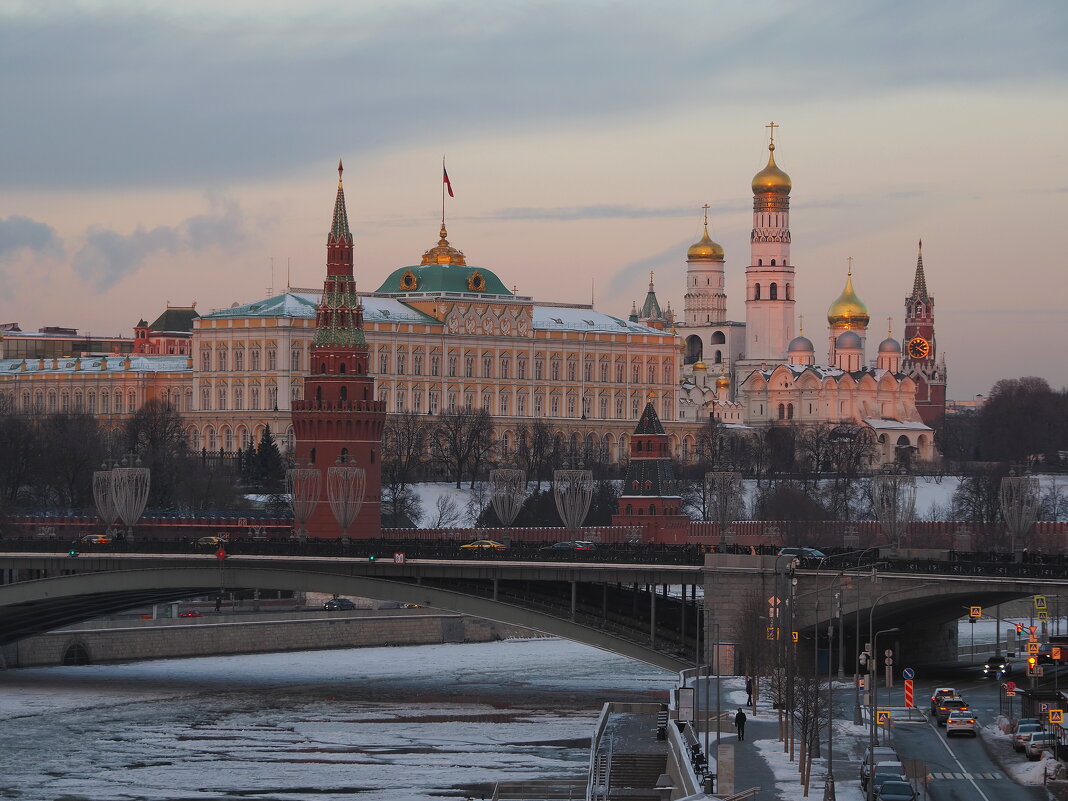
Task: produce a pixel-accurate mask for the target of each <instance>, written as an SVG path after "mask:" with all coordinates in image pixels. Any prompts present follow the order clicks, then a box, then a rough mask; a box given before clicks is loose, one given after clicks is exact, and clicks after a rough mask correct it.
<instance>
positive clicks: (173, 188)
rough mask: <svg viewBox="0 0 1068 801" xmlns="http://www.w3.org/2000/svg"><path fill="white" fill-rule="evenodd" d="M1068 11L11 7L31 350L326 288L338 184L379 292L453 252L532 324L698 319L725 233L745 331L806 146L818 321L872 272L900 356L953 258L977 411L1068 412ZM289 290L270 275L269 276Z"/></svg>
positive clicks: (959, 356)
mask: <svg viewBox="0 0 1068 801" xmlns="http://www.w3.org/2000/svg"><path fill="white" fill-rule="evenodd" d="M1066 42H1068V5H1065V3H1064V2H1063V0H1046V1H1043V0H1035V1H1034V2H1023V3H1020V2H993V1H991V0H968V1H967V2H944V3H929V2H907V1H901V0H895V1H893V2H891V1H888V0H865V2H861V3H858V2H855V0H841V1H840V2H834V1H833V0H827V1H826V2H814V1H806V0H783V1H782V2H776V0H759V2H757V1H754V0H746V1H745V2H723V0H704V2H667V1H663V0H662V1H661V2H657V3H648V2H596V1H595V0H584V2H575V0H562V1H561V2H533V1H531V2H520V1H519V0H516V1H515V2H505V1H504V0H482V2H464V0H456V1H454V2H448V3H446V2H419V1H417V0H388V2H386V1H383V2H373V1H372V0H364V1H363V2H340V0H335V2H317V1H316V0H301V2H296V1H295V0H292V1H291V2H281V0H274V1H273V2H272V1H271V0H255V2H252V1H251V0H227V1H226V2H218V0H203V1H202V0H182V2H180V3H173V2H170V3H156V2H149V1H148V0H128V1H125V0H96V1H95V2H90V0H85V1H84V2H65V1H64V0H54V2H48V3H41V2H37V1H36V0H25V2H21V1H20V0H0V108H2V112H0V113H2V119H3V126H2V131H3V137H2V138H0V269H2V271H3V275H4V278H5V284H6V291H5V292H4V293H3V295H2V296H0V318H2V320H0V322H7V321H18V322H19V323H21V324H22V327H23V329H24V330H36V329H37V328H39V327H41V326H44V325H68V326H73V327H77V328H79V329H81V330H82V331H91V332H93V333H101V334H104V333H108V334H116V333H124V334H129V333H130V328H131V326H132V325H133V323H134V322H136V320H137V319H138V318H139V317H142V316H144V317H147V318H149V319H152V318H153V317H154V316H155V315H156V314H158V313H159V312H160V311H161V310H162V309H163V308H164V307H165V305H166V303H167V302H168V301H170V302H171V303H174V304H187V303H189V302H192V301H196V302H197V308H198V310H200V311H201V312H204V311H207V310H210V309H213V308H220V307H224V306H228V305H230V304H231V303H233V302H235V301H239V302H248V301H251V300H253V299H255V298H257V297H262V296H263V295H264V294H265V293H266V292H267V290H268V288H269V287H271V286H273V287H275V288H281V287H284V286H285V285H286V279H287V271H288V275H289V279H290V284H291V285H292V286H306V287H312V286H316V285H319V284H320V283H321V281H322V275H323V265H324V253H325V251H324V243H325V236H326V231H327V229H328V226H329V219H330V212H331V208H332V204H333V197H334V187H335V180H336V175H335V173H334V169H335V166H336V164H337V160H338V158H339V157H343V158H344V160H345V167H346V169H345V186H346V193H347V196H348V201H349V219H350V221H351V223H352V226H353V229H354V233H355V235H356V239H357V264H358V267H357V270H358V277H359V281H360V285H361V286H362V287H363V288H365V289H375V288H377V287H378V285H379V283H380V282H381V281H382V279H383V278H384V277H385V276H386V275H387V274H388V273H389V272H390V271H392V270H393V269H394V268H396V267H398V266H401V265H405V264H413V263H417V262H418V259H419V256H420V255H421V254H422V252H423V251H424V250H426V249H427V248H428V247H430V246H431V245H433V244H434V243H435V241H436V239H437V228H438V224H439V216H440V203H441V194H440V193H441V157H442V154H445V155H446V157H447V160H448V168H449V174H450V177H451V179H452V182H453V186H454V188H455V191H456V197H455V198H454V199H450V200H449V201H448V208H447V215H448V219H449V234H450V239H451V241H452V242H453V244H454V245H456V246H457V247H459V248H461V249H463V250H464V251H465V253H466V254H467V256H468V261H469V263H472V264H477V265H479V266H482V267H487V268H490V269H492V270H494V271H495V272H496V273H497V274H498V275H499V276H500V277H501V279H502V280H503V281H504V282H505V284H506V285H508V286H512V285H517V286H518V289H519V291H520V292H521V293H522V294H530V295H533V296H535V297H536V298H538V299H543V300H554V301H578V302H588V301H589V299H590V297H591V293H592V294H593V295H594V297H595V303H596V307H597V308H598V309H599V310H601V311H604V312H608V313H613V314H618V315H625V314H626V313H627V312H628V311H629V309H630V305H631V301H632V300H634V299H638V300H640V299H641V298H642V297H643V296H644V292H645V289H646V284H647V282H648V273H649V271H650V270H654V271H655V273H656V286H657V293H658V295H659V297H660V299H661V302H662V303H663V302H665V301H668V300H670V301H671V304H672V306H674V307H675V308H676V309H679V310H680V311H681V308H682V294H683V292H684V275H685V253H686V248H687V247H688V246H689V245H690V244H691V243H692V242H694V241H696V240H697V239H698V238H699V236H700V232H701V224H700V220H701V206H702V205H703V204H705V203H708V204H709V205H710V206H711V222H712V234H713V238H715V239H716V240H717V241H719V242H721V243H722V244H723V245H724V247H725V248H726V252H727V270H728V277H727V282H728V285H727V292H728V305H729V312H730V316H731V317H732V318H733V319H742V318H743V312H744V307H743V304H742V296H741V293H742V288H743V286H744V283H743V271H744V268H745V265H746V264H747V263H748V235H749V229H750V227H751V194H750V189H749V182H750V179H751V178H752V175H753V173H754V172H756V171H757V170H758V169H760V167H762V166H763V163H764V161H765V160H766V155H767V150H766V135H767V131H766V129H765V128H764V126H765V125H766V124H767V123H768V121H769V120H775V121H776V122H777V123H779V124H780V125H781V126H782V127H781V128H779V129H778V132H777V137H776V138H777V141H778V146H779V149H778V150H777V156H778V157H779V158H778V160H779V164H780V166H781V167H783V168H784V169H785V170H786V171H787V172H789V173H790V175H791V177H792V178H793V183H794V190H793V194H792V215H791V228H792V232H793V252H792V255H793V261H794V262H795V263H796V265H797V274H798V284H797V298H798V304H797V305H798V311H799V312H800V313H801V314H803V315H804V318H805V333H806V334H807V335H809V336H810V337H811V338H812V339H813V340H814V341H817V342H819V343H820V344H819V345H818V347H819V348H820V349H821V350H822V348H823V345H822V342H823V341H824V340H825V329H826V321H825V314H826V309H827V306H828V304H829V303H830V302H831V301H832V300H833V299H834V298H835V297H836V296H837V294H838V293H839V291H840V290H841V287H842V284H843V283H844V278H845V269H846V259H847V257H850V256H852V257H853V258H854V265H855V266H854V272H855V284H856V288H857V291H858V293H859V294H860V296H861V297H862V298H863V299H864V300H865V302H866V303H867V304H868V306H869V309H870V310H871V314H872V318H873V322H872V328H873V329H874V335H875V341H878V340H879V339H881V338H882V331H883V330H884V329H885V326H886V318H887V317H889V316H893V318H894V330H895V334H896V335H897V336H900V334H901V325H902V301H903V299H904V296H905V294H906V293H907V292H908V291H909V290H910V289H911V282H912V275H913V270H914V267H915V260H916V243H917V240H918V239H919V238H921V237H922V238H923V240H924V262H925V265H926V268H927V278H928V285H929V288H930V290H931V292H932V294H933V295H934V296H935V299H936V317H937V332H938V344H939V347H940V349H941V350H942V351H943V352H944V353H946V355H947V359H948V363H949V369H950V396H951V397H954V398H968V397H970V396H972V395H974V394H975V393H979V392H985V391H986V390H987V389H988V388H989V387H990V385H991V384H992V383H993V381H995V380H997V379H998V378H1001V377H1006V376H1019V375H1043V376H1046V377H1047V378H1048V379H1049V380H1050V382H1051V383H1052V384H1054V385H1055V386H1058V387H1059V386H1064V385H1065V384H1068V360H1065V359H1064V357H1063V348H1064V343H1065V342H1066V341H1068V314H1066V312H1065V302H1066V300H1068V278H1066V274H1068V269H1066V267H1065V265H1064V264H1063V263H1062V258H1063V257H1062V256H1058V254H1057V250H1056V247H1055V246H1056V245H1059V244H1061V242H1062V234H1061V233H1059V232H1061V231H1063V230H1064V228H1065V223H1064V220H1063V218H1064V217H1065V213H1066V211H1068V164H1066V162H1065V154H1064V148H1063V147H1062V145H1061V142H1062V140H1063V139H1064V136H1065V130H1066V128H1068V125H1066V123H1068V86H1066V83H1068V81H1066V72H1068V55H1066V53H1068V48H1066V47H1065V43H1066ZM272 261H273V265H274V268H273V278H272Z"/></svg>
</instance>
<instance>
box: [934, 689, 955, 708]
mask: <svg viewBox="0 0 1068 801" xmlns="http://www.w3.org/2000/svg"><path fill="white" fill-rule="evenodd" d="M956 697H957V691H956V690H955V689H953V688H952V687H939V688H937V689H936V690H935V691H934V693H933V694H932V695H931V714H932V715H933V714H934V713H935V712H937V711H938V704H939V702H941V700H942V699H943V698H956Z"/></svg>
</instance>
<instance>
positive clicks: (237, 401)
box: [234, 387, 245, 411]
mask: <svg viewBox="0 0 1068 801" xmlns="http://www.w3.org/2000/svg"><path fill="white" fill-rule="evenodd" d="M234 408H235V409H237V410H238V411H240V410H242V409H244V408H245V390H244V388H243V387H234Z"/></svg>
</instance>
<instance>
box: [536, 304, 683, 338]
mask: <svg viewBox="0 0 1068 801" xmlns="http://www.w3.org/2000/svg"><path fill="white" fill-rule="evenodd" d="M534 328H540V329H542V330H545V331H600V332H602V333H612V334H659V335H660V336H670V334H669V332H667V331H661V330H660V329H658V328H652V327H650V326H647V325H642V324H641V323H632V322H629V321H628V320H621V319H620V318H618V317H613V316H612V315H610V314H604V313H603V312H598V311H594V310H593V309H586V308H568V307H566V306H535V307H534Z"/></svg>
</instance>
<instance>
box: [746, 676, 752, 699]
mask: <svg viewBox="0 0 1068 801" xmlns="http://www.w3.org/2000/svg"><path fill="white" fill-rule="evenodd" d="M745 694H746V699H745V705H746V706H752V705H753V679H752V678H751V677H749V676H746V677H745Z"/></svg>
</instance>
